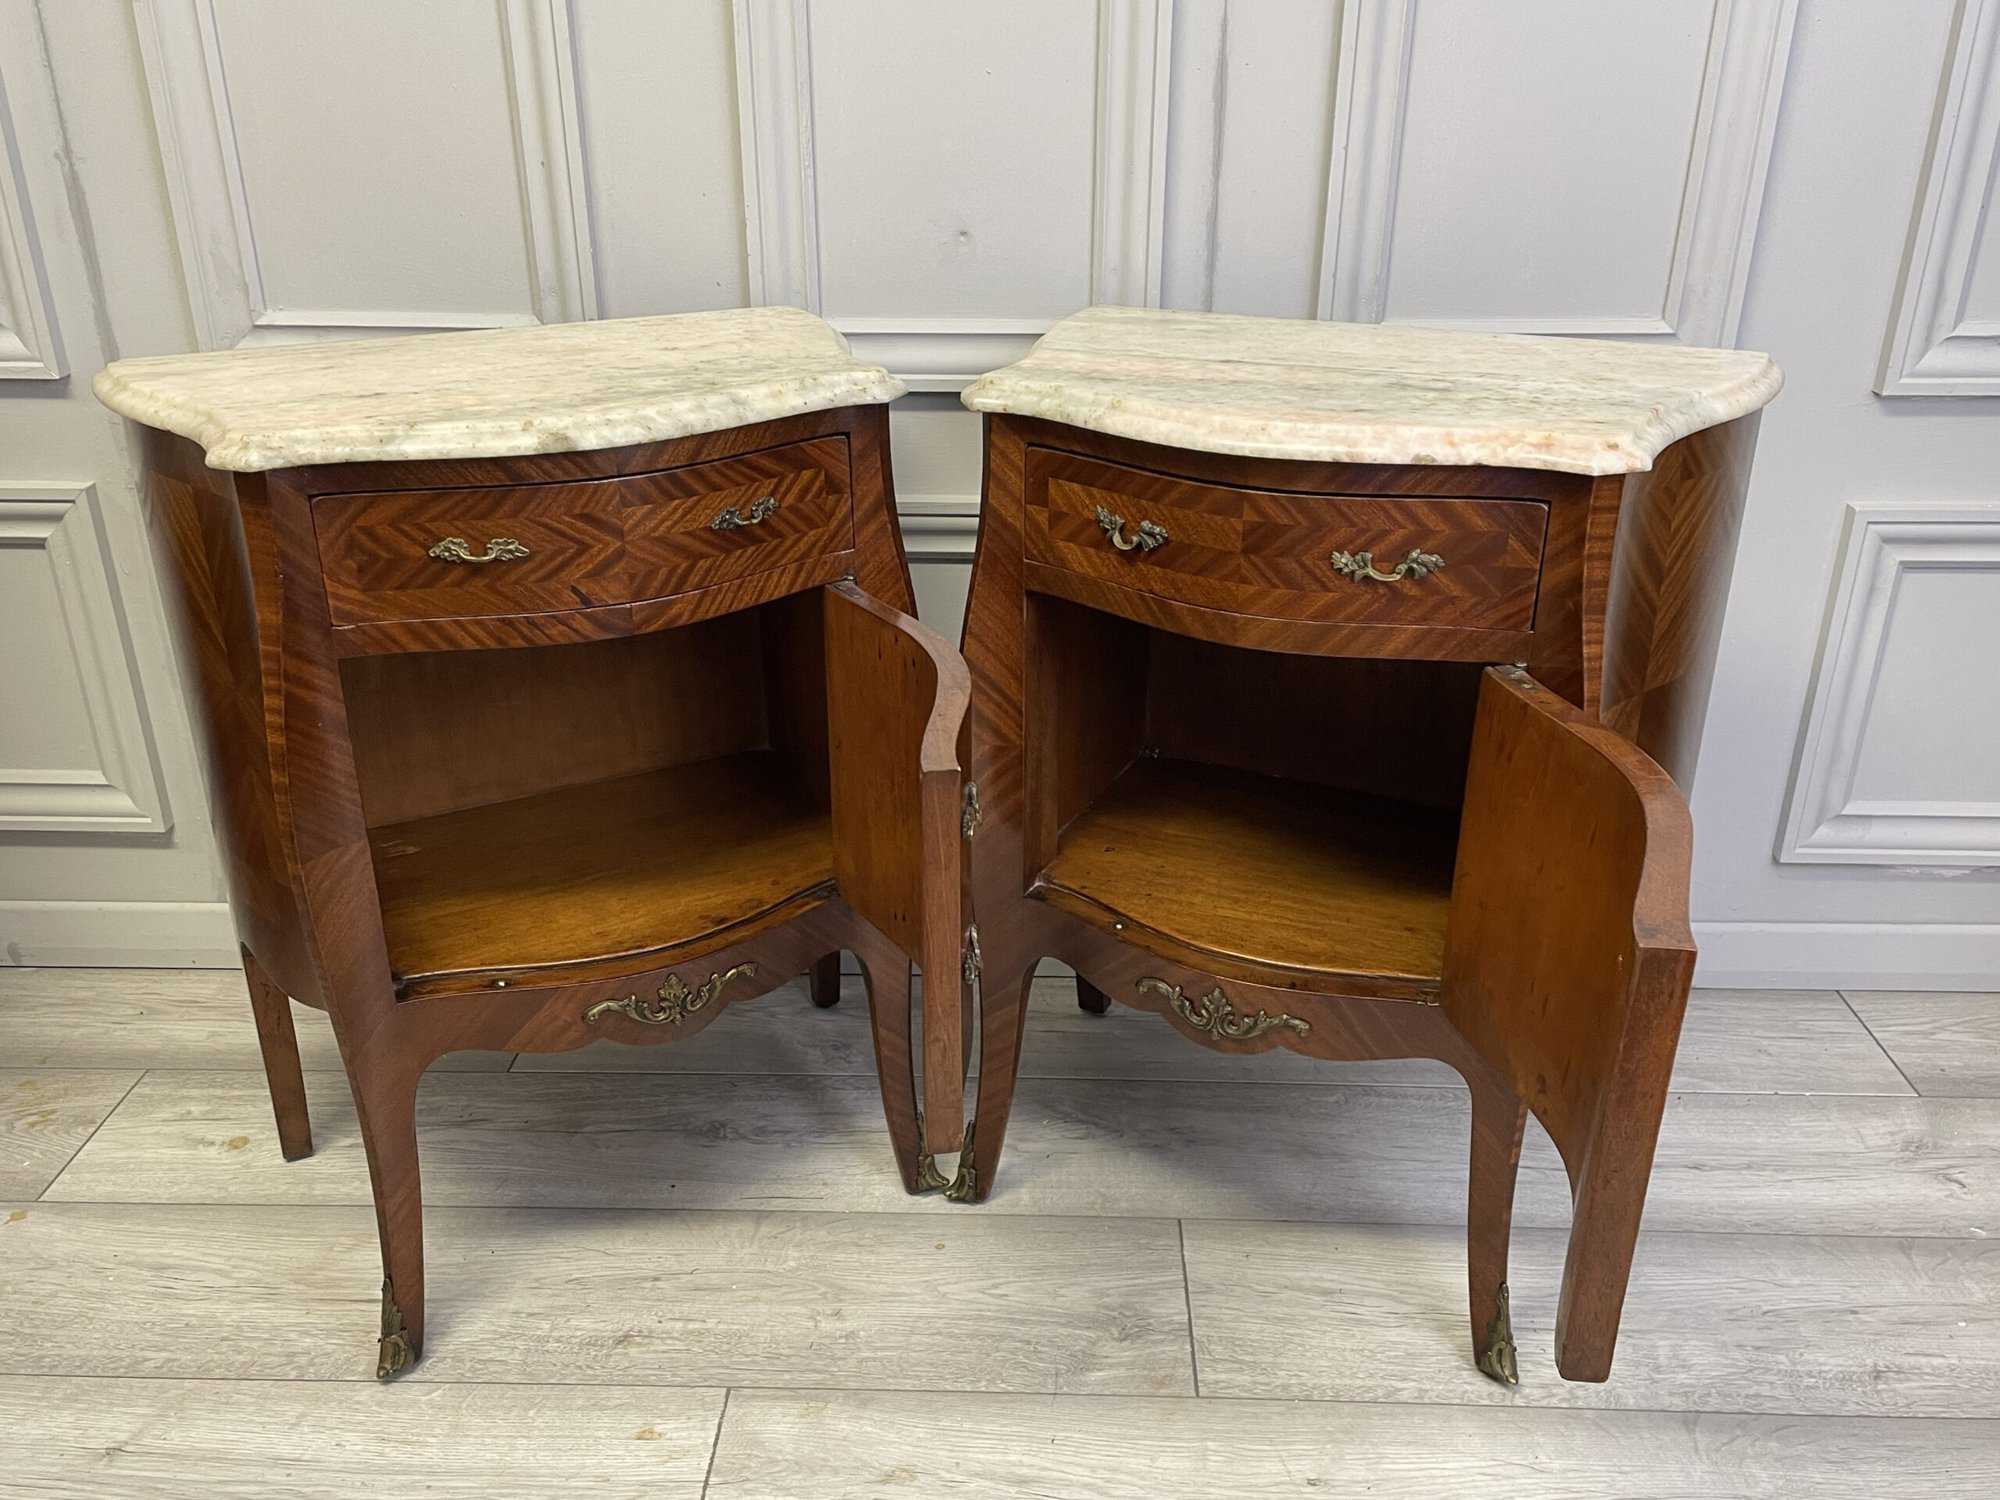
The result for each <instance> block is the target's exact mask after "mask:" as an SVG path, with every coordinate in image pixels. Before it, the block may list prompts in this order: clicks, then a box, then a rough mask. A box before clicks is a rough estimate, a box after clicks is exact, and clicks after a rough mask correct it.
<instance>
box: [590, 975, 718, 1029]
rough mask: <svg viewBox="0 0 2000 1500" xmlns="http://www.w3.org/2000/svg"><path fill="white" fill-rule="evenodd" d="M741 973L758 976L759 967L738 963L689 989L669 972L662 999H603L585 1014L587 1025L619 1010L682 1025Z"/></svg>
mask: <svg viewBox="0 0 2000 1500" xmlns="http://www.w3.org/2000/svg"><path fill="white" fill-rule="evenodd" d="M738 974H743V975H746V976H748V977H749V978H752V979H755V978H756V977H757V966H756V965H755V964H738V965H737V966H736V967H735V968H733V969H730V970H728V971H726V972H724V973H721V974H711V975H709V976H708V978H707V979H705V980H703V981H702V985H701V988H700V989H698V990H691V989H689V988H688V987H687V984H686V982H685V981H683V980H682V978H681V977H680V975H678V974H669V975H668V976H667V982H666V983H665V984H663V985H661V986H660V988H659V991H658V994H659V998H658V999H656V1000H641V999H640V998H639V997H638V996H637V995H627V996H626V997H625V998H624V999H623V1000H600V1001H598V1002H597V1004H595V1005H593V1006H591V1007H590V1009H589V1010H587V1011H585V1012H584V1013H583V1024H584V1025H586V1026H595V1025H596V1024H597V1018H598V1017H599V1016H601V1015H603V1014H604V1013H605V1012H606V1011H610V1010H615V1011H618V1012H619V1013H620V1014H622V1015H627V1016H630V1017H631V1018H632V1019H633V1020H635V1021H638V1022H640V1023H642V1024H643V1025H647V1026H678V1025H680V1024H681V1022H683V1021H685V1020H686V1019H687V1018H688V1017H689V1016H691V1015H693V1014H694V1013H695V1012H696V1011H698V1010H705V1009H707V1008H708V1007H709V1006H711V1005H713V1004H714V1003H715V1002H716V999H717V998H718V997H719V996H720V995H721V994H722V987H723V986H724V985H726V984H728V983H729V981H730V980H732V979H734V978H735V977H736V976H737V975H738Z"/></svg>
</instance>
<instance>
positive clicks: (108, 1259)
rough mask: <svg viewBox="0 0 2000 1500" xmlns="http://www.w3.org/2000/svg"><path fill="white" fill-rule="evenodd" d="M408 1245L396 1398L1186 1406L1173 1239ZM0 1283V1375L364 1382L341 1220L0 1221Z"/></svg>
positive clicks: (960, 1237)
mask: <svg viewBox="0 0 2000 1500" xmlns="http://www.w3.org/2000/svg"><path fill="white" fill-rule="evenodd" d="M15 1213H19V1214H20V1217H18V1218H17V1217H15ZM424 1230H425V1244H426V1253H427V1260H426V1266H427V1275H428V1279H429V1303H430V1306H429V1324H428V1327H427V1328H426V1331H425V1348H424V1357H423V1361H422V1363H421V1364H419V1365H418V1366H417V1367H416V1369H415V1370H413V1371H412V1372H411V1373H410V1375H408V1376H406V1377H404V1383H405V1384H408V1383H410V1382H417V1383H422V1382H426V1381H443V1382H456V1381H472V1382H498V1381H525V1382H529V1383H534V1384H606V1385H632V1384H646V1385H693V1386H713V1385H794V1384H796V1385H815V1386H825V1385H834V1386H853V1387H866V1388H895V1389H921V1390H995V1391H1005V1390H1017V1391H1038V1392H1064V1391H1068V1392H1083V1393H1101V1394H1116V1395H1185V1394H1189V1393H1191V1392H1192V1390H1193V1377H1192V1357H1191V1351H1190V1346H1189V1333H1188V1319H1187V1303H1186V1293H1185V1287H1184V1283H1183V1279H1182V1275H1181V1258H1180V1236H1179V1232H1178V1228H1177V1226H1176V1225H1175V1224H1174V1223H1173V1222H1172V1221H1171V1220H1137V1219H1125V1220H1117V1221H1094V1222H1093V1221H1089V1220H1081V1219H1029V1218H1021V1217H1015V1216H1009V1215H1003V1214H975V1213H961V1214H956V1215H953V1216H951V1217H949V1218H930V1217H917V1216H913V1215H907V1214H824V1213H811V1214H786V1213H659V1212H644V1213H641V1212H623V1211H619V1212H602V1211H597V1212H585V1211H571V1210H531V1209H508V1210H494V1209H440V1210H436V1211H432V1212H428V1213H426V1215H425V1224H424ZM0 1265H4V1266H5V1268H6V1274H5V1275H0V1374H22V1375H148V1376H160V1377H172V1378H193V1377H204V1376H205V1377H232V1378H239V1379H245V1378H281V1379H320V1380H347V1379H352V1380H368V1379H370V1378H371V1376H372V1373H373V1367H374V1355H375V1333H376V1328H377V1322H378V1317H379V1310H380V1303H379V1296H380V1287H381V1269H380V1262H379V1260H378V1258H377V1252H376V1247H375V1228H374V1217H373V1215H372V1214H371V1213H370V1212H369V1211H368V1210H367V1209H365V1208H243V1207H230V1208H203V1207H161V1206H155V1205H81V1204H43V1203H36V1204H31V1205H25V1206H24V1207H23V1208H21V1209H17V1210H14V1211H12V1212H10V1211H9V1210H8V1209H7V1207H6V1206H5V1205H0Z"/></svg>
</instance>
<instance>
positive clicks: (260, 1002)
mask: <svg viewBox="0 0 2000 1500" xmlns="http://www.w3.org/2000/svg"><path fill="white" fill-rule="evenodd" d="M243 980H244V983H245V984H247V985H248V986H249V989H250V1011H251V1014H252V1015H254V1016H255V1017H256V1018H257V1045H258V1046H259V1047H260V1048H261V1049H262V1050H263V1053H264V1082H265V1083H266V1085H268V1086H269V1088H270V1090H271V1113H272V1114H273V1115H274V1116H276V1117H277V1122H278V1149H279V1150H280V1151H282V1152H284V1154H285V1160H286V1161H297V1160H298V1159H299V1158H300V1157H302V1156H311V1155H312V1149H313V1140H312V1121H311V1119H310V1118H309V1117H308V1115H307V1113H306V1079H305V1074H304V1072H303V1071H302V1070H301V1069H300V1067H299V1036H298V1032H297V1030H296V1029H295V1028H294V1026H293V1024H292V997H291V996H289V995H287V994H286V993H285V992H284V991H283V990H281V989H279V988H278V987H277V985H275V984H273V983H272V982H271V976H270V975H268V974H266V973H265V972H264V966H263V965H262V964H260V963H258V962H257V960H256V959H255V958H253V957H252V956H251V955H250V953H249V951H248V950H247V949H246V950H245V951H244V954H243Z"/></svg>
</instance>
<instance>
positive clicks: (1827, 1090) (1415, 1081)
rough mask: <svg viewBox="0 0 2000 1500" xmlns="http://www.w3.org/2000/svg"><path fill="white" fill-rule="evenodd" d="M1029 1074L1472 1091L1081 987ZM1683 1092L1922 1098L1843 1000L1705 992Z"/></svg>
mask: <svg viewBox="0 0 2000 1500" xmlns="http://www.w3.org/2000/svg"><path fill="white" fill-rule="evenodd" d="M1021 1073H1022V1076H1024V1077H1029V1078H1036V1077H1042V1078H1134V1079H1176V1080H1185V1081H1188V1082H1207V1081H1215V1082H1221V1081H1232V1082H1242V1083H1382V1084H1396V1085H1404V1086H1410V1085H1419V1086H1420V1085H1425V1084H1437V1085H1445V1086H1452V1087H1462V1084H1461V1083H1460V1080H1459V1077H1458V1074H1456V1073H1455V1072H1453V1071H1452V1070H1451V1069H1450V1068H1448V1067H1446V1066H1445V1065H1444V1064H1443V1063H1440V1062H1432V1061H1428V1060H1423V1059H1408V1060H1394V1061H1383V1062H1362V1063H1326V1062H1320V1061H1318V1060H1316V1059H1314V1058H1309V1057H1302V1056H1300V1055H1298V1054H1297V1053H1293V1052H1282V1051H1278V1052H1264V1053H1257V1054H1253V1055H1250V1056H1228V1055H1225V1054H1223V1053H1219V1052H1211V1051H1209V1050H1208V1049H1207V1048H1205V1047H1200V1046H1196V1045H1195V1044H1194V1043H1192V1042H1190V1041H1188V1040H1187V1039H1186V1038H1185V1037H1184V1036H1182V1035H1181V1033H1180V1032H1178V1031H1176V1030H1175V1029H1174V1028H1173V1027H1172V1026H1170V1025H1169V1024H1168V1023H1166V1022H1165V1021H1162V1020H1161V1019H1160V1018H1159V1017H1157V1016H1154V1015H1151V1014H1149V1013H1147V1012H1144V1011H1139V1010H1134V1009H1131V1008H1129V1007H1127V1006H1123V1005H1114V1006H1112V1008H1111V1010H1110V1013H1109V1014H1107V1015H1103V1016H1093V1015H1089V1014H1086V1013H1085V1012H1084V1011H1082V1010H1080V1009H1078V1007H1077V1004H1076V993H1075V988H1074V986H1073V984H1072V983H1071V982H1070V981H1068V980H1061V981H1056V980H1042V981H1040V982H1039V983H1038V984H1037V985H1036V986H1035V1007H1034V1010H1033V1011H1032V1012H1031V1014H1030V1016H1029V1022H1028V1039H1027V1044H1026V1046H1025V1048H1024V1050H1023V1056H1022V1059H1021ZM1674 1087H1675V1088H1676V1089H1680V1090H1683V1091H1689V1092H1696V1093H1726V1092H1737V1093H1751V1094H1762V1093H1782V1094H1908V1093H1910V1091H1911V1090H1910V1087H1909V1085H1908V1084H1906V1083H1905V1082H1904V1081H1903V1077H1902V1075H1901V1074H1900V1073H1898V1072H1897V1071H1896V1069H1895V1066H1894V1064H1892V1063H1891V1062H1890V1061H1889V1060H1888V1058H1887V1057H1885V1056H1884V1055H1883V1053H1882V1049H1881V1048H1880V1047H1878V1046H1877V1045H1875V1042H1874V1040H1873V1039H1872V1038H1871V1037H1870V1036H1869V1035H1868V1032H1867V1029H1866V1028H1865V1027H1862V1026H1859V1025H1857V1024H1856V1023H1855V1018H1854V1015H1853V1013H1852V1012H1851V1011H1849V1010H1848V1008H1847V1005H1846V1003H1845V1002H1844V1001H1843V1000H1842V999H1841V998H1840V996H1839V994H1838V993H1836V992H1835V991H1833V990H1808V991H1769V990H1697V991H1696V992H1695V993H1694V994H1693V996H1691V997H1690V999H1689V1001H1688V1010H1687V1021H1686V1024H1685V1025H1684V1026H1683V1027H1682V1029H1681V1042H1680V1052H1679V1054H1678V1057H1677V1058H1676V1061H1675V1067H1674Z"/></svg>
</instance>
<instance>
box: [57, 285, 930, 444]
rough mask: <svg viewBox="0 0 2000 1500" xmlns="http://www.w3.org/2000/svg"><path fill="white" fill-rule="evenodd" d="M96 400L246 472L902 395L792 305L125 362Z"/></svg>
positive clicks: (678, 427) (635, 430) (102, 383)
mask: <svg viewBox="0 0 2000 1500" xmlns="http://www.w3.org/2000/svg"><path fill="white" fill-rule="evenodd" d="M92 388H93V389H94V390H95V391H96V392H97V398H98V400H100V401H102V402H103V403H104V404H105V405H106V406H108V407H110V408H111V409H112V410H113V411H115V412H118V413H119V414H120V415H122V416H127V417H130V418H131V419H132V420H133V421H135V422H143V423H145V424H146V425H147V426H149V427H160V428H164V429H166V430H167V431H168V432H176V433H179V434H180V435H181V436H182V437H186V438H192V439H193V440H194V441H195V442H197V443H200V444H201V445H202V447H204V448H205V449H207V451H208V463H209V467H211V468H216V469H234V470H238V471H250V470H258V469H285V468H291V467H293V466H294V465H298V464H333V463H359V462H366V461H369V460H375V459H391V458H503V457H510V456H512V455H515V454H521V453H569V452H580V451H583V450H586V449H592V448H617V447H622V446H624V445H625V444H628V443H648V442H657V441H660V440H662V439H666V438H677V437H687V436H689V435H691V434H693V433H698V432H717V431H720V430H722V429H723V428H728V427H741V426H743V425H744V424H745V423H748V422H767V421H770V420H772V419H773V418H777V417H789V416H795V415H797V414H798V413H800V412H808V411H823V410H825V409H827V408H829V407H836V406H855V405H861V404H865V403H873V402H880V401H892V400H894V399H895V398H896V397H897V396H900V395H902V394H903V390H904V387H903V385H902V383H901V382H900V381H898V380H896V379H895V378H894V377H893V376H891V375H890V374H889V373H888V371H886V370H883V369H881V368H880V367H879V366H876V365H864V364H862V363H860V362H859V361H858V360H856V359H855V358H854V356H853V355H852V354H850V353H849V352H848V348H847V340H845V339H844V338H842V337H841V336H840V335H839V334H838V333H836V332H835V331H834V330H833V329H832V328H831V327H830V326H829V325H827V324H826V323H824V322H822V321H821V320H820V319H818V318H816V317H814V316H813V315H812V314H811V313H809V312H802V311H800V310H799V309H798V308H794V307H753V308H736V309H731V310H729V311H726V312H702V313H682V314H678V315H674V316H670V317H659V318H620V319H614V320H610V321H601V322H590V323H558V324H552V325H549V326H547V327H534V328H494V329H480V330H477V331H474V332H468V333H439V334H420V335H417V336H414V337H407V338H390V339H355V340H349V341H345V342H332V343H311V344H284V345H267V346H264V347H261V348H254V349H230V350H225V351H222V352H219V353H214V354H174V355H165V356H162V357H159V358H153V359H121V360H119V361H118V362H117V363H115V364H113V365H110V366H107V367H106V368H105V369H104V371H103V372H102V373H100V374H99V375H98V377H97V379H96V380H95V381H93V382H92Z"/></svg>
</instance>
